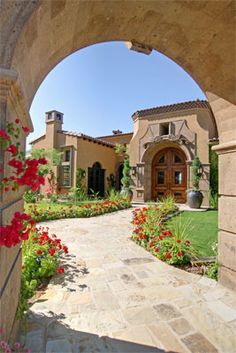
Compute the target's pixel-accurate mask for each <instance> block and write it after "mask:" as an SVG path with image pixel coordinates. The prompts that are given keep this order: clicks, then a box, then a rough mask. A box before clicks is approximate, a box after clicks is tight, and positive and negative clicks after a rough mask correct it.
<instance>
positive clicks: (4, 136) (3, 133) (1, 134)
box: [0, 129, 10, 141]
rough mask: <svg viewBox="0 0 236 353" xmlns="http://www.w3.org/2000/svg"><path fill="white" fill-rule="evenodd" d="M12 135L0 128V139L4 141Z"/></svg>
mask: <svg viewBox="0 0 236 353" xmlns="http://www.w3.org/2000/svg"><path fill="white" fill-rule="evenodd" d="M9 139H10V136H9V135H8V134H7V133H6V131H5V130H3V129H2V130H0V140H2V141H4V140H9Z"/></svg>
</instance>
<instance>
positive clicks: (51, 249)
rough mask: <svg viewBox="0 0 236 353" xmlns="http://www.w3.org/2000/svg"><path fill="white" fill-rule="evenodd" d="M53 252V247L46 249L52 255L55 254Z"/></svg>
mask: <svg viewBox="0 0 236 353" xmlns="http://www.w3.org/2000/svg"><path fill="white" fill-rule="evenodd" d="M55 252H56V250H55V249H54V248H50V249H49V250H48V253H49V254H50V255H51V256H53V255H54V254H55Z"/></svg>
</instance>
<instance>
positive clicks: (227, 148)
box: [212, 140, 236, 154]
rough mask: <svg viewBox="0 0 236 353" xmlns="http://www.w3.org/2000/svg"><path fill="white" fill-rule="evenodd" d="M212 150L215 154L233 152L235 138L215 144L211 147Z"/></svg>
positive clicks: (235, 149) (235, 148)
mask: <svg viewBox="0 0 236 353" xmlns="http://www.w3.org/2000/svg"><path fill="white" fill-rule="evenodd" d="M212 150H213V151H215V152H216V153H217V154H224V153H231V152H235V151H236V140H235V141H230V142H225V143H221V144H219V145H216V146H214V147H212Z"/></svg>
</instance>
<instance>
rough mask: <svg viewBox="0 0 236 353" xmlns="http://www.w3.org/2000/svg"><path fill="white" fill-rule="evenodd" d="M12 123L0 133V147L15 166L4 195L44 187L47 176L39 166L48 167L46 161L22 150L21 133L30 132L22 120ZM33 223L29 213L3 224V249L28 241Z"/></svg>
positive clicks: (5, 182) (4, 182) (0, 241)
mask: <svg viewBox="0 0 236 353" xmlns="http://www.w3.org/2000/svg"><path fill="white" fill-rule="evenodd" d="M15 124H16V126H17V127H14V124H13V123H8V124H7V127H6V130H4V129H2V130H0V146H1V148H3V151H4V152H6V153H9V154H10V159H9V161H8V165H9V166H10V167H11V169H12V170H13V171H12V175H11V176H9V177H5V178H3V180H2V182H1V184H0V186H1V188H3V190H4V192H8V191H10V190H11V191H16V190H18V189H19V187H21V186H30V187H31V189H32V190H33V191H35V190H37V189H38V188H39V186H40V185H42V184H44V177H43V176H42V175H40V174H39V166H40V165H45V164H47V160H46V158H39V159H29V158H25V156H24V153H23V152H21V151H20V143H19V141H17V140H18V139H19V137H20V134H21V131H23V133H28V132H29V129H28V128H27V127H24V126H22V125H21V122H20V120H19V119H16V120H15ZM32 225H33V220H32V219H31V217H29V216H28V215H26V214H25V213H22V214H21V213H19V212H16V213H15V215H14V218H13V219H12V221H11V224H9V225H6V226H2V225H0V246H6V247H12V246H15V245H17V244H19V243H20V242H21V241H22V240H27V239H28V235H29V231H30V229H31V226H32Z"/></svg>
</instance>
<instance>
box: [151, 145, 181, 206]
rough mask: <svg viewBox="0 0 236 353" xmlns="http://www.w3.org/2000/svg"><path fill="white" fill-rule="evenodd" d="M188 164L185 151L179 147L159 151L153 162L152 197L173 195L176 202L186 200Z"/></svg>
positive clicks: (155, 198)
mask: <svg viewBox="0 0 236 353" xmlns="http://www.w3.org/2000/svg"><path fill="white" fill-rule="evenodd" d="M186 188H187V165H186V157H185V155H184V153H183V152H182V151H180V150H178V149H177V148H165V149H163V150H161V151H159V152H158V153H157V154H156V156H155V157H154V159H153V162H152V198H153V200H155V201H156V200H157V199H160V198H162V197H165V196H167V195H173V196H174V198H175V200H176V202H179V203H185V202H186Z"/></svg>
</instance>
